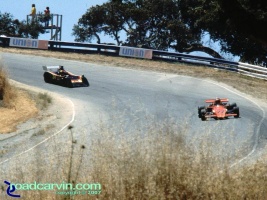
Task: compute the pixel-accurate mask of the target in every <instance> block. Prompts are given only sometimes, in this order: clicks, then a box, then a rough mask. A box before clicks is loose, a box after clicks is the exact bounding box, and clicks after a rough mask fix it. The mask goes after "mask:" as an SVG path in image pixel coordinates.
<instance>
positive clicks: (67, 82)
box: [65, 78, 73, 88]
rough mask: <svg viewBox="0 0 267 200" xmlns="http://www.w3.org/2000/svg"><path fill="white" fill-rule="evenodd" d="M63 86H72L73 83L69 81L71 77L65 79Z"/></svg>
mask: <svg viewBox="0 0 267 200" xmlns="http://www.w3.org/2000/svg"><path fill="white" fill-rule="evenodd" d="M65 86H66V87H69V88H73V84H72V82H71V79H68V78H67V79H65Z"/></svg>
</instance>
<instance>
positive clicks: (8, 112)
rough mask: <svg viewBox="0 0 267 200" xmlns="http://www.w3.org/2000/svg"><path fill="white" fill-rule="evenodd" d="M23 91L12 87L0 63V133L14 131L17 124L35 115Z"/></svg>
mask: <svg viewBox="0 0 267 200" xmlns="http://www.w3.org/2000/svg"><path fill="white" fill-rule="evenodd" d="M35 105H36V104H35V101H33V100H32V99H31V98H30V97H29V95H28V94H27V93H26V92H25V91H21V90H19V89H17V88H15V87H12V86H11V85H10V83H9V81H8V75H7V73H6V71H5V70H4V68H3V66H2V63H0V112H1V115H0V133H8V132H13V131H15V130H16V127H17V125H18V124H20V123H22V122H25V121H27V120H28V119H30V118H32V117H34V116H35V115H36V114H37V108H36V106H35Z"/></svg>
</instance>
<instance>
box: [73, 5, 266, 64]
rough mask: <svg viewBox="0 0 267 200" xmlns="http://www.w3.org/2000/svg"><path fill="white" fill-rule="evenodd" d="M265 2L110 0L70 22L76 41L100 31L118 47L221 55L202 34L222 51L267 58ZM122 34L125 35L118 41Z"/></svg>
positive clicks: (246, 57) (248, 57)
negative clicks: (207, 42) (76, 22)
mask: <svg viewBox="0 0 267 200" xmlns="http://www.w3.org/2000/svg"><path fill="white" fill-rule="evenodd" d="M266 25H267V2H266V1H264V0H110V1H108V2H107V3H104V4H102V5H100V6H93V7H91V8H89V9H88V10H87V11H86V13H85V14H84V15H83V16H82V17H81V18H80V19H79V21H78V24H76V25H74V28H73V35H74V36H75V38H76V41H91V40H92V39H94V38H97V42H98V43H101V37H100V35H101V34H105V35H109V36H111V37H113V38H114V39H115V41H116V42H117V45H128V46H135V47H138V46H143V47H147V48H153V49H158V50H168V49H174V50H175V51H177V52H192V51H203V52H206V53H208V54H210V55H212V56H213V57H217V58H220V57H221V56H220V54H219V53H218V52H216V51H214V50H213V49H212V48H210V47H207V46H205V45H203V42H202V38H203V35H204V33H209V35H210V38H211V39H212V41H214V42H219V43H220V48H221V49H220V52H224V53H232V54H233V55H236V56H240V58H241V60H242V61H246V62H250V63H253V62H255V61H258V62H266V54H267V29H266ZM121 35H126V39H125V40H122V39H121V37H120V36H121Z"/></svg>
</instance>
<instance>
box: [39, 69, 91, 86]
mask: <svg viewBox="0 0 267 200" xmlns="http://www.w3.org/2000/svg"><path fill="white" fill-rule="evenodd" d="M43 69H44V70H45V72H44V81H45V82H46V83H53V84H57V85H61V86H65V87H70V88H72V87H79V86H82V87H88V86H89V82H88V80H87V78H85V76H84V75H81V76H77V75H74V74H72V73H70V72H68V71H66V70H65V69H64V67H63V66H43Z"/></svg>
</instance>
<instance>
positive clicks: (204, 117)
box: [200, 110, 207, 121]
mask: <svg viewBox="0 0 267 200" xmlns="http://www.w3.org/2000/svg"><path fill="white" fill-rule="evenodd" d="M205 114H206V112H205V111H203V110H202V111H201V112H200V116H201V117H200V118H201V120H202V121H206V119H207V118H206V116H205Z"/></svg>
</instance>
